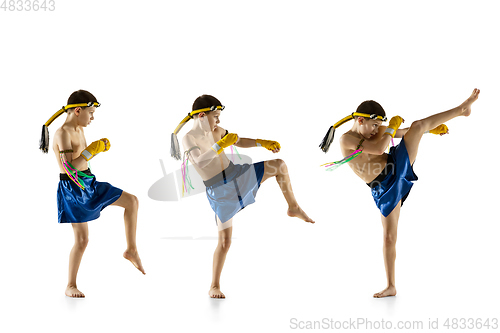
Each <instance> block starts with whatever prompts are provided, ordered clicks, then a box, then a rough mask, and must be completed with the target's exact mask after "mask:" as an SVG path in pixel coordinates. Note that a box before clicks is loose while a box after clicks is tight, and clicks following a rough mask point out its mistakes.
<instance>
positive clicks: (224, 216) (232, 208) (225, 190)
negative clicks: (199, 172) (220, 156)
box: [203, 161, 264, 223]
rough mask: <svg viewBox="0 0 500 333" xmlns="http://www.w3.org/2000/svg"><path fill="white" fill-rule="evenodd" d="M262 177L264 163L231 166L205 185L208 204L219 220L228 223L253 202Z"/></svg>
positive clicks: (205, 182)
mask: <svg viewBox="0 0 500 333" xmlns="http://www.w3.org/2000/svg"><path fill="white" fill-rule="evenodd" d="M263 176H264V162H258V163H253V164H233V162H231V161H229V166H228V167H227V168H226V169H225V170H224V171H222V172H221V173H219V174H217V175H215V176H214V177H212V178H210V179H209V180H206V181H203V183H204V184H205V186H206V187H207V188H206V192H207V198H208V202H210V206H211V207H212V209H213V211H214V212H215V214H216V215H217V216H218V217H219V220H220V221H221V222H222V223H224V222H227V221H229V220H230V219H231V218H232V217H233V216H234V215H236V213H238V212H239V211H240V210H242V209H243V208H245V207H246V206H248V205H250V204H252V203H254V202H255V196H256V195H257V191H258V190H259V187H260V182H261V181H262V177H263Z"/></svg>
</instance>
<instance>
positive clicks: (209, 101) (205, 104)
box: [192, 95, 222, 113]
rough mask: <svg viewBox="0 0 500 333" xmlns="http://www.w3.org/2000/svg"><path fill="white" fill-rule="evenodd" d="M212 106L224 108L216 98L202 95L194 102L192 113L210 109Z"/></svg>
mask: <svg viewBox="0 0 500 333" xmlns="http://www.w3.org/2000/svg"><path fill="white" fill-rule="evenodd" d="M211 106H222V104H221V102H220V101H219V100H218V99H217V98H215V97H214V96H211V95H201V96H199V97H198V98H197V99H196V100H195V101H194V103H193V109H192V111H194V110H199V109H204V108H209V107H211ZM208 112H211V111H207V112H206V113H208Z"/></svg>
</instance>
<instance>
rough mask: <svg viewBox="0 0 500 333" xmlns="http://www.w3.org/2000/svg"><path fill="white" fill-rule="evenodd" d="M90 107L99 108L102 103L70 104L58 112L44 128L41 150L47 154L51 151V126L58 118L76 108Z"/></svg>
mask: <svg viewBox="0 0 500 333" xmlns="http://www.w3.org/2000/svg"><path fill="white" fill-rule="evenodd" d="M85 106H87V107H90V106H95V107H99V106H101V103H98V102H88V103H78V104H68V105H66V106H63V107H62V109H61V110H59V111H57V112H56V113H54V115H53V116H52V117H50V119H49V120H47V122H46V123H45V124H43V126H42V137H41V139H40V150H41V151H43V152H44V153H47V152H48V151H49V125H50V124H52V122H53V121H54V120H56V118H57V117H59V116H60V115H62V114H63V113H64V112H66V111H67V110H69V109H72V108H76V107H85Z"/></svg>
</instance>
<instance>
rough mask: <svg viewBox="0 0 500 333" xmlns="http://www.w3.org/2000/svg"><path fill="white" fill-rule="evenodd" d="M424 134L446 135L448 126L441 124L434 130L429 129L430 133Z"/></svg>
mask: <svg viewBox="0 0 500 333" xmlns="http://www.w3.org/2000/svg"><path fill="white" fill-rule="evenodd" d="M425 133H431V134H448V126H446V125H445V124H441V125H439V126H438V127H436V128H433V129H431V130H430V131H427V132H425Z"/></svg>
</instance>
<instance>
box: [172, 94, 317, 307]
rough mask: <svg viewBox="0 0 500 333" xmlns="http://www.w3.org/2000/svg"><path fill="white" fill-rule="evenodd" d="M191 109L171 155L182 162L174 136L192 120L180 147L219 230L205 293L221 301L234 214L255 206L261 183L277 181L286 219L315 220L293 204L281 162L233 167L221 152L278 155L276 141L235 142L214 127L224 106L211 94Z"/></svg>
mask: <svg viewBox="0 0 500 333" xmlns="http://www.w3.org/2000/svg"><path fill="white" fill-rule="evenodd" d="M192 110H193V111H192V112H190V113H189V115H188V116H187V117H185V118H184V120H183V121H182V122H181V123H180V124H179V126H177V128H176V129H175V131H174V133H173V134H172V150H171V154H172V156H173V157H175V158H177V159H180V158H181V156H180V150H179V147H178V143H177V138H176V135H177V133H178V132H179V131H180V129H181V128H182V126H183V125H184V124H185V123H186V122H187V121H189V120H190V119H193V120H194V124H193V128H192V129H191V130H190V131H189V132H188V133H187V134H186V135H185V136H184V138H183V140H182V143H183V146H184V149H185V155H186V156H187V158H189V161H191V162H192V164H193V165H194V167H195V169H196V171H197V172H198V173H199V175H200V176H201V178H202V179H203V181H204V183H205V186H206V193H207V197H208V201H209V202H210V206H211V207H212V209H213V211H214V212H215V215H216V223H217V227H218V230H219V241H218V245H217V248H216V250H215V253H214V259H213V274H212V284H211V286H210V290H209V292H208V294H209V296H210V297H212V298H225V296H224V294H223V293H222V292H221V290H220V283H219V282H220V275H221V272H222V267H223V265H224V261H225V259H226V254H227V252H228V250H229V247H230V245H231V235H232V229H233V228H232V220H233V216H234V215H235V214H236V213H237V212H238V211H240V210H241V209H243V208H245V207H246V206H248V205H249V204H252V203H253V202H255V196H256V194H257V191H258V189H259V187H260V185H261V184H262V183H263V182H264V181H265V180H266V179H268V178H270V177H276V180H277V182H278V184H279V186H280V188H281V191H282V193H283V195H284V197H285V200H286V201H287V203H288V211H287V214H288V215H289V216H292V217H298V218H300V219H302V220H304V221H306V222H311V223H314V221H313V220H312V219H310V218H309V217H308V216H307V214H306V213H305V212H304V211H303V210H302V209H301V208H300V206H299V204H298V203H297V200H296V199H295V196H294V194H293V191H292V188H291V184H290V177H289V176H288V170H287V166H286V164H285V162H284V161H283V160H281V159H275V160H270V161H265V162H259V163H254V164H241V165H239V164H236V165H235V164H233V163H232V162H231V161H229V159H228V158H227V156H226V155H225V154H224V148H226V147H229V146H231V145H233V144H234V145H235V146H237V147H243V148H250V147H257V146H259V147H264V148H266V149H268V150H270V151H272V152H273V153H277V152H279V151H280V144H279V143H278V142H276V141H268V140H260V139H257V140H254V139H246V138H239V137H238V135H236V134H234V133H227V131H226V130H225V129H223V128H221V127H220V126H219V125H218V124H219V122H220V121H219V117H220V114H221V111H222V110H224V106H222V104H221V103H220V102H219V100H218V99H216V98H215V97H213V96H210V95H202V96H200V97H198V98H197V99H196V100H195V102H194V104H193V108H192Z"/></svg>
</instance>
